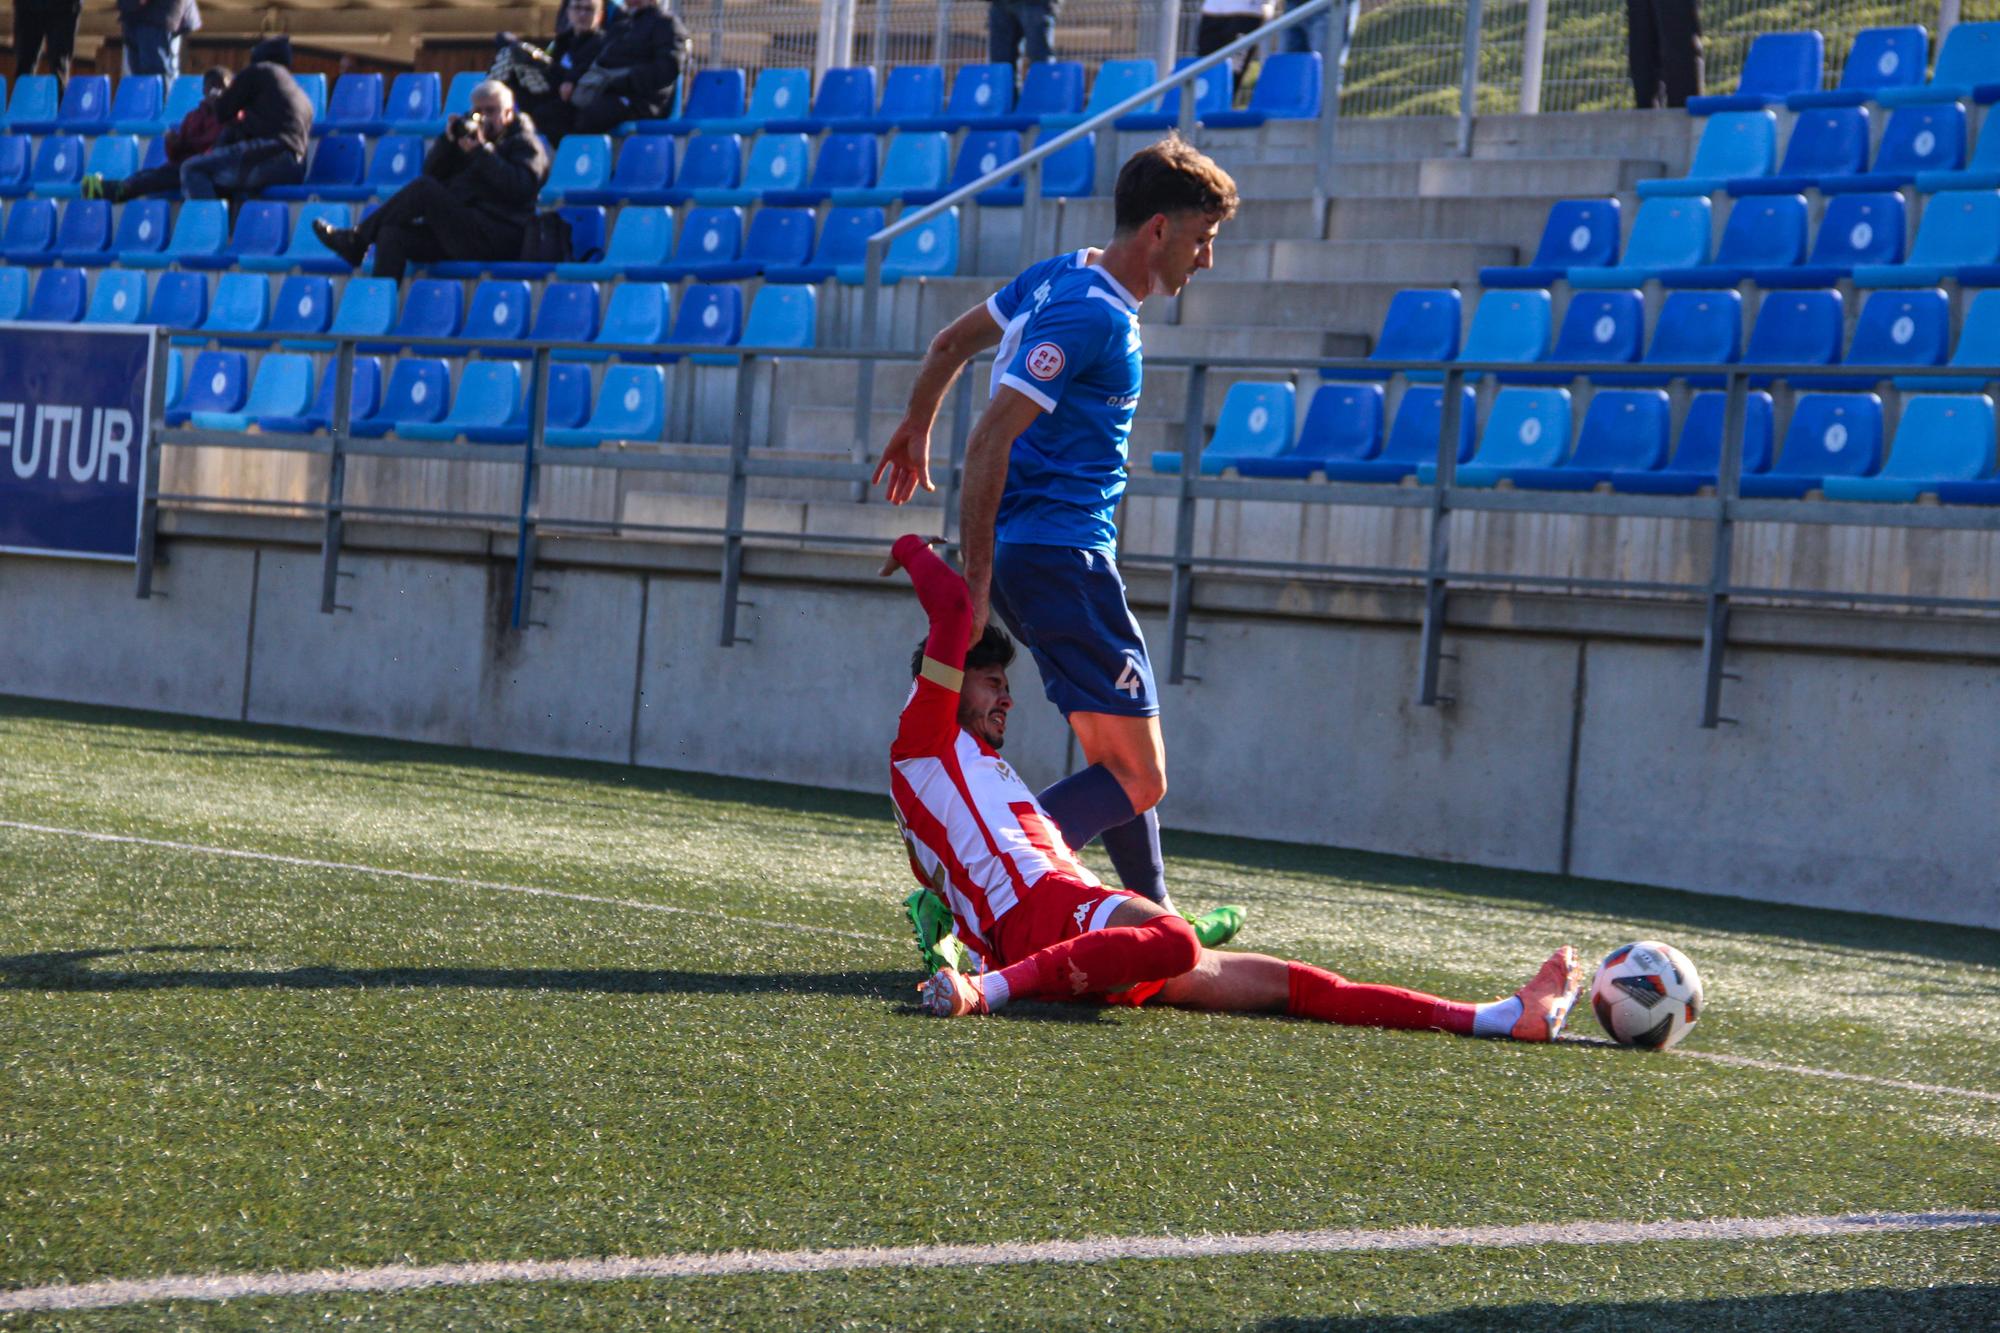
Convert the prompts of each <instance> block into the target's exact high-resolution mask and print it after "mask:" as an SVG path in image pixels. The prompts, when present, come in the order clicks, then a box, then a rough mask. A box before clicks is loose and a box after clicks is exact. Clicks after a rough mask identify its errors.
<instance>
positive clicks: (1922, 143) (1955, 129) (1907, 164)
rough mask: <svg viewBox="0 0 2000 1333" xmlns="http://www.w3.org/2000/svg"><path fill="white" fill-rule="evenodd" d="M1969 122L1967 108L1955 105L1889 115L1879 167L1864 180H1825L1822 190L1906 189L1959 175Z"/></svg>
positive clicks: (1861, 177)
mask: <svg viewBox="0 0 2000 1333" xmlns="http://www.w3.org/2000/svg"><path fill="white" fill-rule="evenodd" d="M1965 123H1966V122H1965V108H1964V107H1962V106H1960V105H1958V104H1957V103H1955V102H1950V103H1946V104H1945V105H1943V106H1913V107H1904V108H1902V109H1901V110H1899V111H1897V112H1895V113H1894V114H1893V115H1891V116H1890V117H1889V125H1888V128H1886V129H1885V130H1883V131H1882V142H1881V145H1880V146H1879V147H1877V148H1876V150H1875V165H1874V166H1872V167H1870V168H1869V169H1868V170H1866V171H1864V172H1862V173H1861V174H1860V175H1858V176H1827V177H1822V178H1821V180H1820V182H1819V191H1820V193H1821V194H1853V193H1855V192H1856V191H1875V190H1900V189H1902V188H1904V187H1905V186H1907V185H1909V184H1911V183H1912V182H1914V181H1915V180H1916V179H1917V177H1918V176H1919V175H1928V174H1935V173H1938V172H1949V171H1957V170H1958V169H1959V168H1960V167H1962V166H1963V165H1964V164H1965V140H1966V134H1965Z"/></svg>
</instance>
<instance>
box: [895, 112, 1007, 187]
mask: <svg viewBox="0 0 2000 1333" xmlns="http://www.w3.org/2000/svg"><path fill="white" fill-rule="evenodd" d="M1020 155H1021V136H1020V134H1019V133H1018V132H1017V131H1015V130H974V131H972V132H971V133H970V134H967V135H966V136H965V138H963V139H962V140H960V141H959V145H958V160H957V161H956V162H955V163H954V164H953V165H952V170H951V179H949V180H948V181H946V182H945V183H944V185H943V186H942V187H941V188H939V189H936V190H905V191H904V192H903V202H904V203H907V204H928V203H934V202H936V201H937V200H939V199H942V198H944V196H946V195H947V194H950V193H951V192H952V191H953V190H961V189H964V188H965V187H966V186H968V185H970V184H972V183H973V182H974V181H976V180H978V179H979V178H980V177H982V176H984V175H986V174H988V173H989V172H992V171H994V170H996V169H998V168H1000V167H1003V166H1005V165H1006V164H1007V163H1009V162H1012V161H1013V160H1014V159H1015V158H1017V157H1019V156H1020ZM1020 183H1021V178H1020V177H1019V176H1009V177H1008V178H1007V179H1006V180H1005V181H1003V182H1002V183H1001V185H1002V187H1005V186H1013V187H1015V188H1019V186H1020Z"/></svg>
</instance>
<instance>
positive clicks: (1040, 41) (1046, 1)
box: [986, 0, 1062, 67]
mask: <svg viewBox="0 0 2000 1333" xmlns="http://www.w3.org/2000/svg"><path fill="white" fill-rule="evenodd" d="M1061 4H1062V0H987V10H986V58H987V59H988V60H990V61H992V62H993V63H994V64H996V65H1007V66H1009V67H1011V66H1012V65H1013V64H1014V62H1015V60H1016V59H1018V58H1019V57H1020V55H1021V54H1022V48H1023V47H1024V46H1025V47H1026V48H1027V57H1028V63H1029V64H1030V65H1039V64H1041V63H1042V62H1043V61H1045V60H1053V59H1055V45H1056V10H1057V8H1058V7H1060V6H1061Z"/></svg>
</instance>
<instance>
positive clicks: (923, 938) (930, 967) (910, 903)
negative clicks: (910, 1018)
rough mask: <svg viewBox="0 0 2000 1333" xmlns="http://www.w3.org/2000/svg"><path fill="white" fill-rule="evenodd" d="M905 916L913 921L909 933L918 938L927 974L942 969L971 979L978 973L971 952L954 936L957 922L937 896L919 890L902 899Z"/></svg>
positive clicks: (924, 890)
mask: <svg viewBox="0 0 2000 1333" xmlns="http://www.w3.org/2000/svg"><path fill="white" fill-rule="evenodd" d="M903 915H905V916H907V917H908V918H909V919H910V930H911V932H912V933H913V934H914V935H915V936H916V937H917V952H918V953H920V954H922V955H923V956H924V972H925V974H926V975H930V974H934V973H936V972H937V970H938V969H939V968H941V967H949V968H951V969H953V970H954V971H957V972H962V973H965V974H966V975H968V976H969V975H971V974H972V973H975V972H977V971H978V970H979V967H978V964H976V963H975V962H973V960H972V951H971V950H970V949H967V948H966V947H965V943H964V941H962V940H960V939H959V938H958V936H957V935H955V934H953V933H952V932H953V930H954V929H956V927H957V924H958V923H957V922H955V921H953V920H952V919H951V910H950V909H949V908H947V907H946V906H945V905H944V904H943V903H942V902H940V901H939V900H938V896H937V895H936V894H935V893H932V892H931V891H930V890H929V889H918V890H917V891H916V892H915V893H913V894H911V895H910V896H909V897H907V898H905V899H903Z"/></svg>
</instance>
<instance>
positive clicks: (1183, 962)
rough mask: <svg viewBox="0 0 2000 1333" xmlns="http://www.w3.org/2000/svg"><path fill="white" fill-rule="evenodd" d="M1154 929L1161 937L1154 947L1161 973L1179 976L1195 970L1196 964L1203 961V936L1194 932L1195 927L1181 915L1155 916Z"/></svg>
mask: <svg viewBox="0 0 2000 1333" xmlns="http://www.w3.org/2000/svg"><path fill="white" fill-rule="evenodd" d="M1152 929H1153V933H1154V934H1155V935H1156V936H1158V938H1159V943H1158V944H1157V945H1155V946H1154V947H1155V949H1156V951H1157V952H1156V957H1157V959H1158V962H1159V965H1160V971H1161V974H1162V975H1164V976H1170V977H1177V976H1179V975H1181V973H1183V972H1192V971H1194V968H1195V964H1196V963H1199V962H1200V961H1201V938H1200V936H1198V935H1196V934H1195V933H1194V927H1193V926H1191V925H1189V924H1188V923H1187V922H1186V921H1184V920H1183V919H1181V918H1180V917H1177V916H1172V915H1168V916H1159V917H1154V918H1153V922H1152Z"/></svg>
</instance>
